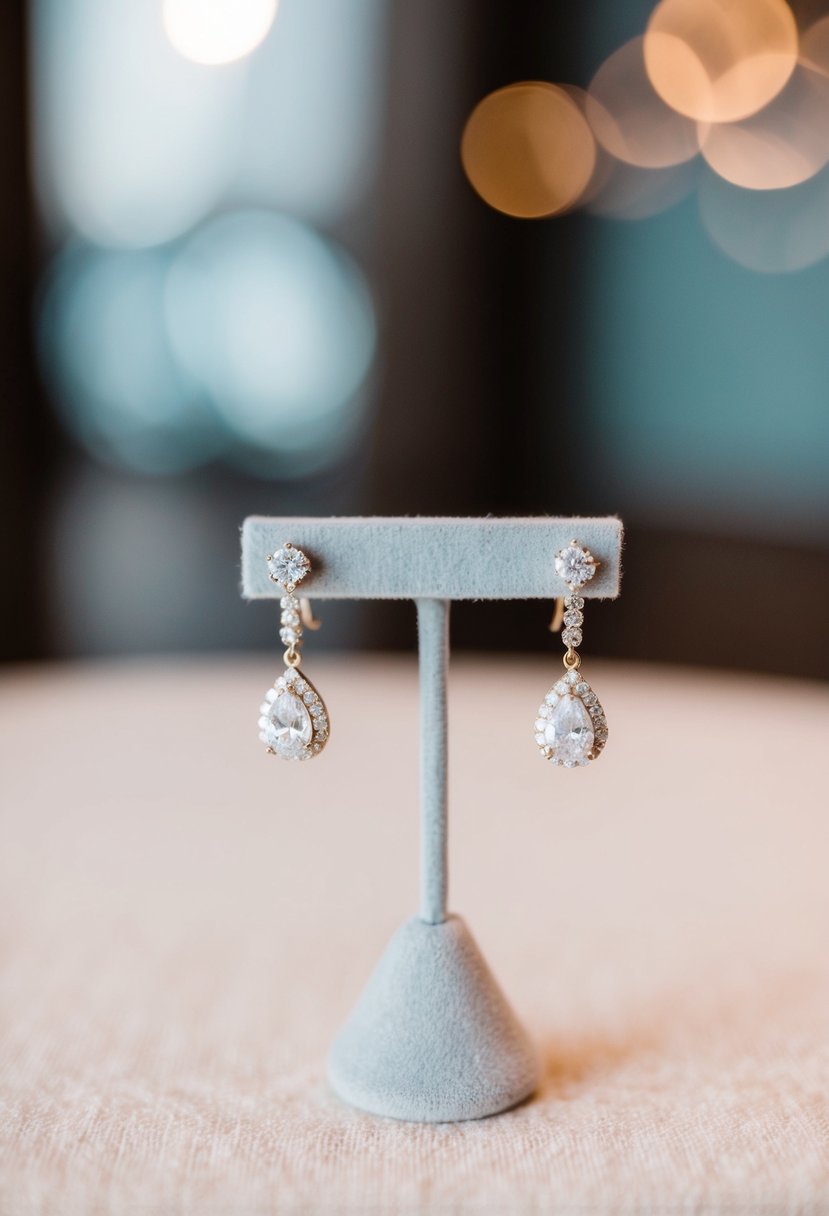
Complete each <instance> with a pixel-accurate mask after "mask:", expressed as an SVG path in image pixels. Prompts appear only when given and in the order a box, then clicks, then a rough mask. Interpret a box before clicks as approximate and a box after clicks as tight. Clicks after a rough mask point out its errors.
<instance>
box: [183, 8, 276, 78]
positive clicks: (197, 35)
mask: <svg viewBox="0 0 829 1216" xmlns="http://www.w3.org/2000/svg"><path fill="white" fill-rule="evenodd" d="M163 16H164V28H165V30H166V31H167V37H168V38H169V39H170V42H171V43H172V45H173V46H174V47H175V49H176V50H177V51H178V52H179V54H180V55H183V56H184V58H185V59H191V60H192V61H193V62H194V63H204V64H219V63H232V62H233V60H234V59H241V58H242V57H243V56H244V55H249V54H250V52H251V51H253V50H255V49H256V47H258V46H259V44H260V43H261V42H262V41H263V40H264V39H265V37H266V35H267V33H268V31H269V30H270V28H271V26H272V25H273V19H274V17H275V16H276V0H164V10H163Z"/></svg>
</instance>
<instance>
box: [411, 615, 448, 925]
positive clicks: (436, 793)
mask: <svg viewBox="0 0 829 1216" xmlns="http://www.w3.org/2000/svg"><path fill="white" fill-rule="evenodd" d="M416 603H417V633H418V653H419V660H420V728H421V753H420V919H421V920H423V921H426V922H427V923H428V924H431V925H439V924H442V923H443V921H445V920H446V917H447V890H448V861H449V859H448V848H447V823H448V818H447V794H446V791H447V752H448V748H447V713H446V672H447V667H448V661H449V606H450V605H449V600H437V599H419V600H417V601H416Z"/></svg>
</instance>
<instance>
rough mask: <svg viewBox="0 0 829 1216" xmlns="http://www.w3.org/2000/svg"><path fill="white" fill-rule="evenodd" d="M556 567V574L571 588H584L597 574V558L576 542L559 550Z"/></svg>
mask: <svg viewBox="0 0 829 1216" xmlns="http://www.w3.org/2000/svg"><path fill="white" fill-rule="evenodd" d="M555 566H556V574H557V575H558V576H559V578H563V579H564V581H565V583H567V585H568V587H570V588H574V587H583V586H584V584H585V583H589V582H590V580H591V578H592V577H593V575H594V574H595V573H596V559H595V557H594V556H593V554H592V553H591V552H590V550H589V549H583V548H582V546H581V545H580V544H579V543H578V541H576V540H573V541H571V542H570V544H569V545H565V546H564V548H563V549H559V551H558V553H557V554H556V556H555ZM573 606H575V605H573Z"/></svg>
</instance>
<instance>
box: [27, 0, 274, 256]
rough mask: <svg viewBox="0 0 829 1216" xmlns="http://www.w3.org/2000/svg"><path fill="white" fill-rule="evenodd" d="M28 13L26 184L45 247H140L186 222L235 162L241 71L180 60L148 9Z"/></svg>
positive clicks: (214, 194) (193, 219) (57, 6)
mask: <svg viewBox="0 0 829 1216" xmlns="http://www.w3.org/2000/svg"><path fill="white" fill-rule="evenodd" d="M32 16H33V53H34V63H35V73H34V89H35V92H34V99H33V109H34V137H35V138H34V158H35V180H36V185H37V190H38V195H39V202H40V207H41V212H42V214H43V217H44V219H45V221H46V225H47V228H48V229H51V233H52V235H53V237H54V238H55V240H56V242H59V241H62V240H63V238H64V237H65V236H66V235H67V232H69V233H72V234H73V235H74V234H75V233H80V234H81V235H83V236H84V237H86V238H87V239H88V240H90V241H92V242H94V243H95V244H97V245H106V246H109V247H116V248H118V247H121V248H145V247H148V246H151V245H157V244H161V243H163V242H164V241H169V240H173V239H174V238H176V237H177V236H180V235H181V234H182V233H183V232H186V231H187V230H188V229H189V228H191V227H192V226H193V225H194V224H196V223H198V222H199V220H200V219H201V218H202V217H203V216H204V215H206V214H207V213H208V212H209V211H210V210H211V209H212V208H214V207H215V206H217V204H218V203H219V201H220V199H221V197H222V195H223V193H225V191H226V190H227V187H228V184H229V181H230V180H231V177H232V173H233V169H234V166H235V164H236V148H235V141H236V139H237V138H238V132H239V130H240V128H241V127H243V125H244V116H245V109H244V106H245V100H246V93H245V86H246V77H247V66H248V65H247V63H246V62H245V63H240V64H233V65H231V66H230V67H228V68H226V69H225V70H224V71H221V72H206V71H205V70H204V68H202V67H198V66H196V65H195V64H193V63H189V62H188V61H187V60H185V59H183V58H182V57H181V56H180V55H178V54H177V53H176V52H175V51H174V50H173V48H172V46H171V45H170V43H169V41H168V39H167V38H166V37H165V34H164V30H163V28H162V24H161V12H160V7H159V5H158V3H157V2H151V0H129V2H128V3H113V0H83V3H80V2H72V3H67V2H66V0H35V3H34V4H33V7H32ZM260 154H261V150H260Z"/></svg>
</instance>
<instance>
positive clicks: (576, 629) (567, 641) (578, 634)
mask: <svg viewBox="0 0 829 1216" xmlns="http://www.w3.org/2000/svg"><path fill="white" fill-rule="evenodd" d="M583 609H584V600H583V599H582V597H581V596H580V595H572V594H571V595H567V596H565V597H564V628H563V629H562V631H561V640H562V642H563V643H564V645H565V646H566V647H567V651H566V653H565V655H564V666H565V667H566V668H567V670H568V671H573V670H578V668H579V666H580V665H581V656H580V655H579V654H578V650H577V648H578V647H579V646H581V643H582V625H583V624H584V612H583Z"/></svg>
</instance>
